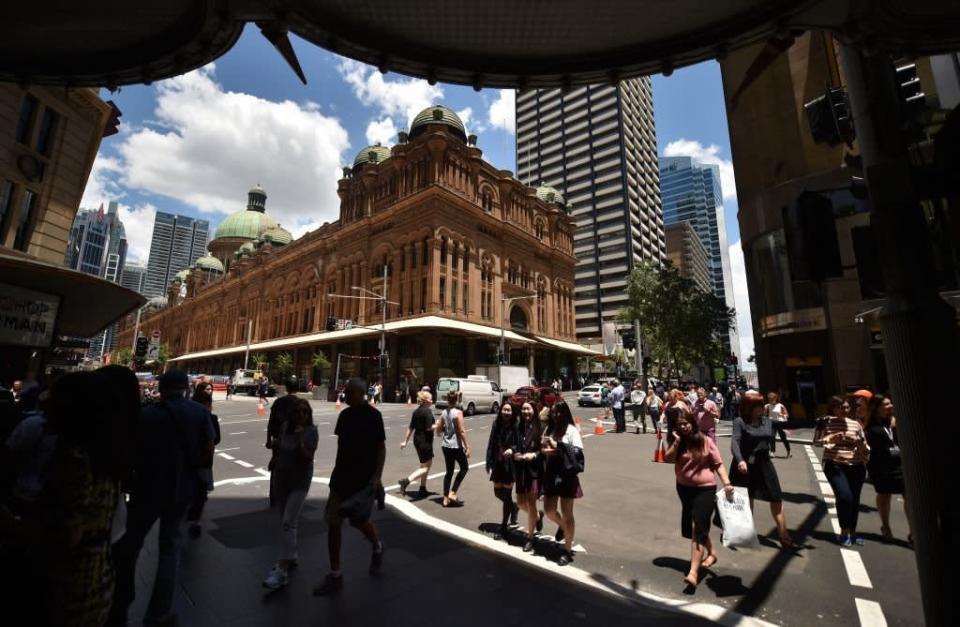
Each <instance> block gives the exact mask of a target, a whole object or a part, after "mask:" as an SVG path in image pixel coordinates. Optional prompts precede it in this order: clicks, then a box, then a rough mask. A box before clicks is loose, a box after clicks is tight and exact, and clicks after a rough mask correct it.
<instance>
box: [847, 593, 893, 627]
mask: <svg viewBox="0 0 960 627" xmlns="http://www.w3.org/2000/svg"><path fill="white" fill-rule="evenodd" d="M854 601H856V602H857V615H858V616H859V617H860V624H861V625H862V626H863V627H887V619H886V617H885V616H884V615H883V610H882V609H881V608H880V604H879V603H877V602H876V601H868V600H867V599H854Z"/></svg>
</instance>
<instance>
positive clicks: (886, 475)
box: [866, 394, 913, 544]
mask: <svg viewBox="0 0 960 627" xmlns="http://www.w3.org/2000/svg"><path fill="white" fill-rule="evenodd" d="M866 437H867V444H868V445H869V446H870V461H869V462H867V472H869V473H870V480H871V481H872V482H873V489H874V490H876V492H877V510H878V511H879V512H880V534H881V535H882V536H883V540H884V542H890V541H891V540H893V531H891V530H890V500H891V497H892V496H893V495H894V494H900V495H902V494H903V468H902V466H901V463H900V440H899V439H898V438H897V424H896V418H894V417H893V402H892V401H891V400H890V399H889V398H888V397H886V396H882V395H880V394H876V395H874V397H873V398H871V399H870V404H869V413H868V414H867V425H866ZM903 509H904V513H906V514H907V529H908V535H907V541H908V542H910V543H911V544H912V543H913V533H912V532H910V531H909V529H910V515H909V514H908V513H907V499H906V497H904V499H903Z"/></svg>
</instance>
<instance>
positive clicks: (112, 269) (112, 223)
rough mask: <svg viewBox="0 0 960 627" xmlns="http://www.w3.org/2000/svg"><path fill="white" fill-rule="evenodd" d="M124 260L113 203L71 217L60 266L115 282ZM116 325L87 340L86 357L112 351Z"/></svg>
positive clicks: (124, 243) (123, 237)
mask: <svg viewBox="0 0 960 627" xmlns="http://www.w3.org/2000/svg"><path fill="white" fill-rule="evenodd" d="M126 258H127V236H126V231H125V230H124V228H123V223H122V222H121V221H120V217H119V216H118V215H117V203H116V202H111V203H110V205H109V207H108V209H107V212H106V213H104V211H103V205H100V208H99V209H97V210H96V211H94V210H92V209H82V210H80V211H79V212H78V213H77V216H76V218H74V221H73V226H72V227H71V229H70V239H69V241H68V243H67V254H66V258H65V259H64V263H65V264H66V266H67V267H69V268H72V269H74V270H79V271H80V272H84V273H86V274H92V275H94V276H98V277H100V278H102V279H106V280H107V281H111V282H113V283H117V282H119V280H120V274H121V273H122V272H123V266H124V263H125V262H126ZM115 344H116V325H113V326H111V327H109V328H107V329H105V330H104V331H103V332H101V333H98V334H97V335H96V336H94V337H92V338H90V348H89V350H88V351H87V356H88V357H90V358H93V359H95V358H99V357H100V355H101V354H102V353H105V352H109V351H111V350H113V349H114V348H115Z"/></svg>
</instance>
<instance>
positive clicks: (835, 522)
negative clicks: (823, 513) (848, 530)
mask: <svg viewBox="0 0 960 627" xmlns="http://www.w3.org/2000/svg"><path fill="white" fill-rule="evenodd" d="M830 525H831V526H832V527H833V533H834V534H835V535H838V536H839V535H840V521H839V520H837V519H836V518H833V517H832V516H831V517H830Z"/></svg>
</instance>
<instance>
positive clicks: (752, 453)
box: [730, 416, 783, 503]
mask: <svg viewBox="0 0 960 627" xmlns="http://www.w3.org/2000/svg"><path fill="white" fill-rule="evenodd" d="M773 434H774V431H773V423H772V422H771V421H770V419H769V418H768V417H766V416H762V417H761V418H760V424H759V425H757V426H754V425H753V424H752V423H749V422H747V421H745V420H744V419H743V418H741V417H739V416H738V417H737V418H735V419H734V421H733V438H732V439H731V442H730V450H731V452H732V453H733V464H732V468H731V469H730V482H731V483H732V484H733V485H735V486H740V487H743V488H747V491H748V492H749V493H750V498H751V499H759V500H761V501H768V502H771V503H777V502H780V501H782V500H783V491H782V490H781V489H780V479H779V477H777V469H776V468H774V466H773V462H772V461H771V460H770V446H771V444H773ZM740 462H747V473H746V474H743V473H742V472H740V470H739V469H738V468H737V466H738V465H739V464H740Z"/></svg>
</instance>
